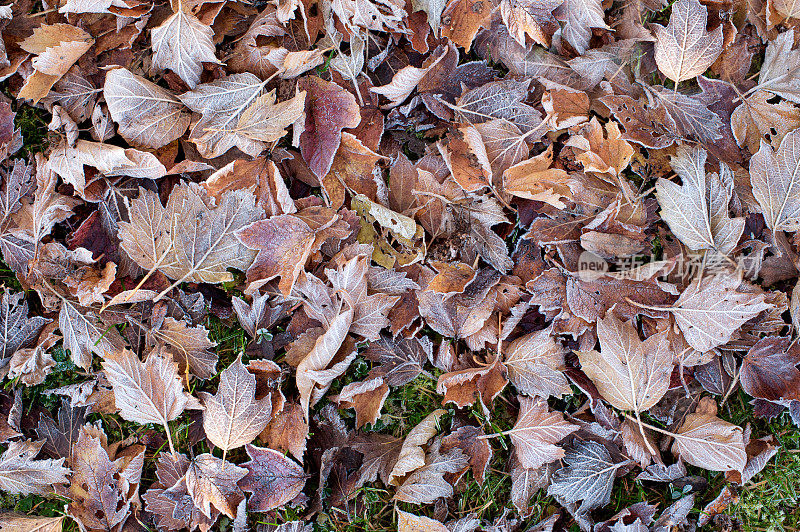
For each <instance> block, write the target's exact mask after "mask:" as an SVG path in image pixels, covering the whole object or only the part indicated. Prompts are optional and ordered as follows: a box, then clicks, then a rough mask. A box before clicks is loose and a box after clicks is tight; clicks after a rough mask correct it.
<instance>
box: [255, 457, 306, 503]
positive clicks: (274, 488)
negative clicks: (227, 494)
mask: <svg viewBox="0 0 800 532" xmlns="http://www.w3.org/2000/svg"><path fill="white" fill-rule="evenodd" d="M245 449H246V450H247V455H248V456H249V457H250V461H249V462H245V463H243V464H242V467H244V468H245V469H247V475H245V476H244V477H243V478H242V479H241V480H240V481H239V485H240V487H241V488H242V489H243V490H244V491H246V492H248V493H252V494H253V495H252V496H251V497H250V507H251V508H252V509H253V510H254V511H256V512H268V511H270V510H272V509H274V508H280V507H281V506H283V505H284V504H286V503H288V502H290V501H291V500H293V499H294V498H295V497H297V496H298V495H300V493H301V491H302V490H303V486H304V485H305V483H306V478H307V475H306V474H305V473H304V472H303V468H302V467H300V466H299V465H297V464H296V463H295V462H293V461H292V460H291V459H289V458H286V457H285V456H284V455H282V454H281V453H279V452H278V451H275V450H273V449H266V448H262V447H255V446H253V445H249V444H248V445H247V446H246V447H245Z"/></svg>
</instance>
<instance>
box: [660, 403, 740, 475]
mask: <svg viewBox="0 0 800 532" xmlns="http://www.w3.org/2000/svg"><path fill="white" fill-rule="evenodd" d="M716 413H717V405H716V403H714V401H713V399H709V398H708V397H706V398H704V399H703V400H702V401H701V402H700V406H698V409H697V412H695V413H694V414H688V415H687V416H686V418H685V420H684V421H683V424H682V425H681V426H680V428H679V429H678V431H677V433H676V434H675V435H674V437H675V442H674V443H673V444H672V452H673V453H675V454H676V455H679V456H680V457H681V458H683V459H684V460H685V461H686V462H688V463H690V464H692V465H695V466H697V467H702V468H703V469H708V470H710V471H731V470H735V471H742V469H744V466H745V465H746V464H747V453H746V452H745V449H744V440H743V438H742V429H741V428H740V427H737V426H736V425H732V424H730V423H728V422H727V421H723V420H721V419H719V418H718V417H717V416H716Z"/></svg>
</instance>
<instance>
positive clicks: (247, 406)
mask: <svg viewBox="0 0 800 532" xmlns="http://www.w3.org/2000/svg"><path fill="white" fill-rule="evenodd" d="M255 395H256V377H255V375H253V374H252V373H250V372H249V371H247V368H245V367H244V364H242V357H241V355H240V356H239V358H237V359H236V361H235V362H234V363H233V364H231V365H230V366H228V367H227V368H226V369H225V370H224V371H223V372H222V374H221V375H220V379H219V387H218V388H217V393H216V394H215V395H211V394H210V393H206V392H201V393H200V399H201V401H202V402H203V406H205V411H204V412H203V428H204V429H205V432H206V436H208V439H209V440H211V443H213V444H214V445H216V446H217V447H220V448H221V449H222V450H223V451H226V452H227V451H229V450H231V449H236V448H237V447H241V446H242V445H244V444H246V443H250V442H251V441H253V440H254V439H255V437H256V436H258V435H259V433H261V431H262V430H264V427H266V426H267V423H269V420H270V416H271V414H272V403H271V402H270V401H269V399H261V400H259V401H256V400H255ZM220 510H222V509H221V508H220ZM206 515H208V513H206Z"/></svg>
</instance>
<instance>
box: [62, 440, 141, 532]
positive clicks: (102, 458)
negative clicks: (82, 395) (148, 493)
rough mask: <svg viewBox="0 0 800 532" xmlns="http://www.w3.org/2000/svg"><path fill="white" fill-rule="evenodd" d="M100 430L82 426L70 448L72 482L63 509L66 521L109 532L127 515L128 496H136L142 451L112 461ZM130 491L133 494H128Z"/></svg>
mask: <svg viewBox="0 0 800 532" xmlns="http://www.w3.org/2000/svg"><path fill="white" fill-rule="evenodd" d="M105 441H107V438H106V435H105V434H104V433H103V432H102V430H100V431H98V430H97V429H92V428H91V427H90V426H89V425H84V427H83V428H82V429H81V433H80V436H79V437H78V441H77V442H76V443H75V445H74V447H73V448H72V456H71V458H70V461H69V463H70V466H71V467H72V478H71V482H70V485H69V497H70V498H71V499H72V502H71V503H70V504H69V506H67V512H68V513H69V515H70V517H72V518H74V519H76V520H77V521H78V522H80V523H81V524H82V525H83V526H84V527H85V528H87V529H90V530H97V529H100V530H111V529H113V528H114V527H116V526H119V525H122V524H123V523H124V522H125V521H126V520H127V518H128V516H129V515H130V507H131V495H130V494H131V493H136V490H137V489H138V484H139V479H140V478H141V475H142V466H143V465H144V447H143V446H139V447H138V448H136V447H133V448H131V449H130V451H133V452H132V453H130V454H129V455H127V456H123V457H119V458H117V459H116V460H113V458H114V457H113V456H112V455H111V454H109V450H108V448H107V447H106V446H105V445H104V442H105ZM131 490H133V491H131Z"/></svg>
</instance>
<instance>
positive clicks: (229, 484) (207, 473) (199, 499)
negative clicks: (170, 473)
mask: <svg viewBox="0 0 800 532" xmlns="http://www.w3.org/2000/svg"><path fill="white" fill-rule="evenodd" d="M246 475H247V469H244V468H242V467H239V466H236V465H233V464H232V463H230V462H226V461H225V460H220V459H219V458H216V457H215V456H212V455H210V454H201V455H200V456H198V457H196V458H195V459H194V460H192V462H191V463H190V464H189V467H188V469H187V470H186V490H187V491H188V493H189V495H191V497H192V500H193V501H194V504H195V505H196V506H197V507H198V508H199V509H200V510H201V511H202V512H203V514H204V515H205V516H206V517H211V516H212V515H213V513H214V510H218V511H220V512H222V513H223V514H225V515H227V516H228V517H230V518H231V519H233V518H235V517H236V507H237V506H239V502H241V501H242V500H243V499H244V493H242V490H241V489H240V488H239V487H238V486H237V483H238V482H239V481H241V480H242V479H243V478H244V477H245V476H246Z"/></svg>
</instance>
